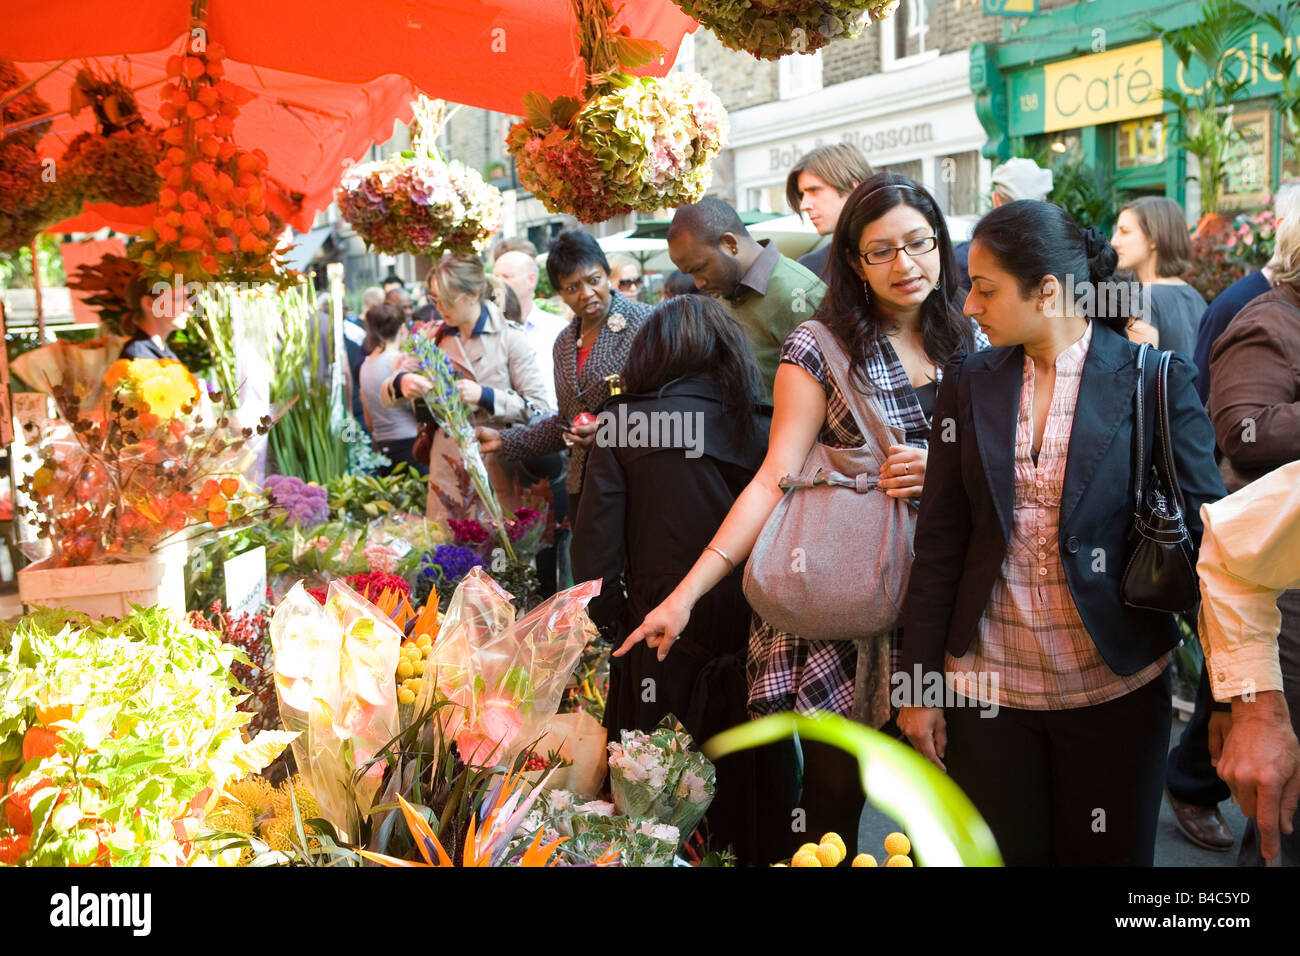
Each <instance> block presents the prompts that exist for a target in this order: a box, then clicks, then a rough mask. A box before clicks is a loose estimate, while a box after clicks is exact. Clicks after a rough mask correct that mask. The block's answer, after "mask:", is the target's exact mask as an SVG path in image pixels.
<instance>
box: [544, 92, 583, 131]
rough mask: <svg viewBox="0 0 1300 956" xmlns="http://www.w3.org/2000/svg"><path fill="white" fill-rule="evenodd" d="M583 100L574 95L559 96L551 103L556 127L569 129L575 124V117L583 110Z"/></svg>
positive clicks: (552, 117) (552, 116)
mask: <svg viewBox="0 0 1300 956" xmlns="http://www.w3.org/2000/svg"><path fill="white" fill-rule="evenodd" d="M582 107H583V103H582V100H580V99H577V98H575V97H572V96H560V97H557V98H556V100H555V102H554V103H552V104H551V119H552V120H553V121H554V123H555V125H556V127H558V128H560V129H568V128H569V127H570V126H572V125H573V118H574V117H575V116H577V115H578V113H579V112H580V111H581V110H582Z"/></svg>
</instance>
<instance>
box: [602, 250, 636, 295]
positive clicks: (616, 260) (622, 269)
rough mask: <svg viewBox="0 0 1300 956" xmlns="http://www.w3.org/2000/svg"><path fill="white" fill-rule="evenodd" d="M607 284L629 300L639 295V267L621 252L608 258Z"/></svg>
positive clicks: (633, 260)
mask: <svg viewBox="0 0 1300 956" xmlns="http://www.w3.org/2000/svg"><path fill="white" fill-rule="evenodd" d="M609 282H610V285H612V286H613V287H614V288H616V289H618V291H619V292H621V293H622V294H623V295H625V296H627V297H628V298H629V299H635V298H636V297H637V296H638V295H640V294H641V266H640V265H639V264H638V263H637V261H636V260H635V259H633V258H632V257H631V256H629V255H624V254H623V253H621V252H615V253H612V254H611V255H610V257H609Z"/></svg>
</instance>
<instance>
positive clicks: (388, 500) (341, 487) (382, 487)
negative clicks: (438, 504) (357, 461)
mask: <svg viewBox="0 0 1300 956" xmlns="http://www.w3.org/2000/svg"><path fill="white" fill-rule="evenodd" d="M326 488H327V490H328V491H329V506H330V513H331V514H332V515H333V516H334V517H335V519H337V520H340V521H347V520H351V521H356V522H359V523H361V524H366V523H367V522H369V521H372V520H373V519H375V518H379V517H382V516H384V515H386V514H391V513H393V512H401V511H407V512H410V513H412V514H423V513H424V508H425V503H426V499H427V497H428V493H429V488H428V482H427V480H426V479H425V478H424V477H422V476H421V475H420V473H419V472H418V471H416V470H415V469H414V468H411V467H410V466H408V465H407V464H406V463H404V462H403V463H400V464H398V465H397V466H396V467H395V468H394V469H393V471H392V474H390V475H388V476H386V477H379V476H375V475H370V476H366V477H359V476H357V475H340V476H339V477H337V478H335V479H334V480H333V481H331V482H329V484H328V485H326Z"/></svg>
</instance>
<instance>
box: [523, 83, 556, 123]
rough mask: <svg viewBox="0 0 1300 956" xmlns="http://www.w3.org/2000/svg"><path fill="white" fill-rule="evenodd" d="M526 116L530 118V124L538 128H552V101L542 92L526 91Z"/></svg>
mask: <svg viewBox="0 0 1300 956" xmlns="http://www.w3.org/2000/svg"><path fill="white" fill-rule="evenodd" d="M524 117H525V118H526V119H527V120H528V125H529V126H531V127H533V128H534V129H536V130H547V129H550V126H551V101H550V100H548V99H547V98H546V97H545V96H543V95H542V94H541V93H537V92H532V93H525V94H524Z"/></svg>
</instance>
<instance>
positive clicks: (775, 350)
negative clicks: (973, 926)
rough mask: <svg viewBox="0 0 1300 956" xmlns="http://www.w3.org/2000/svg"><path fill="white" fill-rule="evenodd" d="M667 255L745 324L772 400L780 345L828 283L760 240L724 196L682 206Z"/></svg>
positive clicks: (814, 306)
mask: <svg viewBox="0 0 1300 956" xmlns="http://www.w3.org/2000/svg"><path fill="white" fill-rule="evenodd" d="M668 256H669V258H670V259H672V260H673V265H675V266H677V268H678V269H680V270H681V271H682V272H685V273H687V274H688V275H690V276H691V278H693V279H694V280H695V287H696V288H697V289H699V290H700V291H701V292H705V293H707V294H708V295H711V296H713V297H714V298H717V299H722V300H723V301H724V302H725V303H726V305H727V307H728V308H729V309H730V310H731V314H732V315H733V316H735V317H736V319H737V321H739V322H740V324H741V325H742V326H744V328H745V332H746V333H747V334H748V336H749V343H750V346H751V347H752V348H753V350H754V358H755V360H756V361H757V362H758V368H759V371H761V372H762V373H763V387H764V389H765V395H764V398H765V400H766V401H771V400H772V384H773V382H775V381H776V369H777V366H778V365H779V364H780V362H781V345H782V343H784V342H785V337H786V335H787V334H788V333H789V332H790V330H791V329H793V328H794V327H795V326H796V325H799V324H800V323H801V322H806V321H807V320H808V319H811V318H812V316H813V313H814V312H815V311H816V310H817V305H818V304H819V303H820V302H821V300H822V296H823V295H825V294H826V286H825V285H824V284H823V283H822V281H821V280H820V279H818V278H817V276H815V275H814V274H813V273H812V272H810V271H809V270H808V269H805V268H804V267H803V266H801V265H799V263H797V262H795V261H794V260H793V259H787V258H786V257H785V256H783V255H781V253H780V251H779V250H778V249H777V248H776V246H774V245H772V244H771V241H770V240H764V241H763V242H756V241H755V240H754V238H753V237H752V236H751V235H750V234H749V230H748V229H746V228H745V225H744V223H742V222H741V221H740V217H739V216H738V215H736V210H735V209H733V208H732V207H731V206H729V205H728V204H727V203H725V202H723V201H722V200H720V199H702V200H700V201H699V202H697V203H693V204H692V205H689V206H681V207H680V208H678V210H677V212H676V213H675V214H674V215H673V222H672V225H671V226H670V227H669V229H668Z"/></svg>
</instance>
